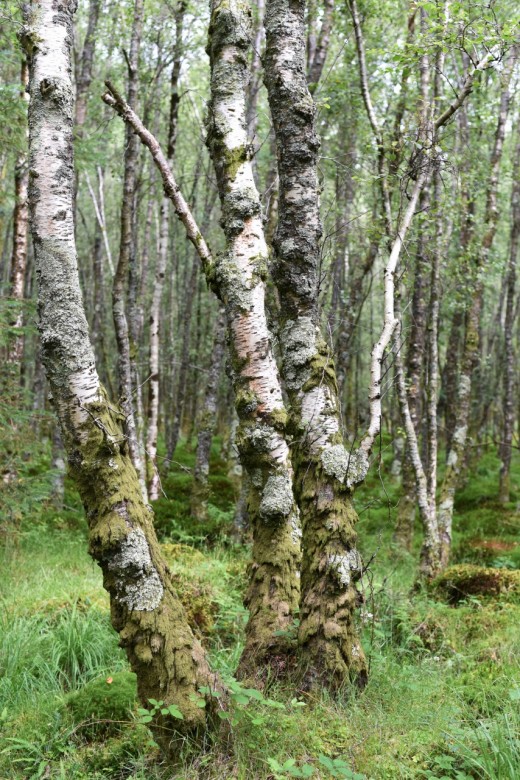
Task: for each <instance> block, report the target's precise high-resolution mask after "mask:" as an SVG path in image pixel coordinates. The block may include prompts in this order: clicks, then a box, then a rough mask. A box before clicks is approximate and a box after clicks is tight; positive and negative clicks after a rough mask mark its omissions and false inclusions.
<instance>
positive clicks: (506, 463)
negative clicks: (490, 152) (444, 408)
mask: <svg viewBox="0 0 520 780" xmlns="http://www.w3.org/2000/svg"><path fill="white" fill-rule="evenodd" d="M519 241H520V138H519V139H518V140H517V144H516V149H515V153H514V165H513V190H512V194H511V237H510V247H509V264H508V271H507V293H506V310H505V319H504V362H505V367H504V391H503V392H504V424H503V430H502V437H501V443H500V460H501V461H502V463H501V466H500V484H499V491H498V499H499V501H500V503H502V504H506V503H507V502H508V501H509V499H510V495H509V489H510V485H509V470H510V467H511V445H512V441H513V432H514V425H515V348H514V343H513V328H514V323H515V313H516V312H515V294H516V276H517V270H516V269H517V262H518V244H519Z"/></svg>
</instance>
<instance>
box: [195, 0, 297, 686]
mask: <svg viewBox="0 0 520 780" xmlns="http://www.w3.org/2000/svg"><path fill="white" fill-rule="evenodd" d="M250 31H251V19H250V9H249V8H248V5H247V4H246V3H245V2H244V1H243V0H230V2H221V1H220V0H212V3H211V23H210V32H209V43H208V52H209V55H210V63H211V101H210V106H209V126H208V146H209V149H210V153H211V156H212V158H213V163H214V166H215V172H216V175H217V183H218V187H219V194H220V199H221V204H222V226H223V229H224V232H225V235H226V241H227V246H226V251H225V253H224V254H223V255H221V256H219V257H218V258H217V260H216V262H215V268H214V271H213V285H214V288H215V289H216V290H217V292H218V294H219V296H220V297H221V299H222V301H223V303H224V305H225V308H226V316H227V322H228V328H229V332H230V349H231V362H232V371H233V385H234V390H235V403H236V409H237V413H238V416H239V420H240V425H239V430H238V432H237V446H238V449H239V453H240V458H241V462H242V464H243V466H244V467H245V469H246V470H247V473H248V477H249V480H248V483H249V487H250V489H249V510H250V518H251V523H252V527H253V551H252V557H253V562H252V565H251V574H250V584H249V588H248V592H247V596H246V604H247V606H248V607H249V613H250V614H249V622H248V626H247V629H246V645H245V649H244V652H243V654H242V659H241V662H240V667H239V673H240V674H241V675H242V676H248V675H251V674H252V673H253V672H254V670H255V660H256V661H257V662H261V661H262V660H264V659H265V660H269V661H270V662H274V663H276V664H280V666H281V663H282V662H279V661H277V658H276V657H277V655H279V654H280V653H281V652H282V653H285V651H286V649H287V631H288V629H289V628H290V626H291V623H292V619H293V616H294V610H295V608H296V606H297V601H298V580H297V568H298V559H299V538H298V510H297V508H296V505H295V501H294V497H293V489H292V467H291V461H290V455H289V447H288V445H287V442H286V439H285V435H284V429H285V423H286V411H285V409H284V404H283V398H282V390H281V386H280V380H279V376H278V371H277V367H276V362H275V360H274V356H273V351H272V342H271V334H270V333H269V330H268V327H267V321H266V314H265V281H264V280H265V276H266V271H267V257H268V252H267V245H266V242H265V237H264V232H263V227H262V216H261V208H260V199H259V196H258V192H257V190H256V186H255V183H254V178H253V170H252V165H251V147H250V145H249V142H248V137H247V126H246V82H247V69H246V57H247V52H248V49H249V36H250ZM280 666H278V668H280Z"/></svg>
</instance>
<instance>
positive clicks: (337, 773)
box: [318, 756, 366, 780]
mask: <svg viewBox="0 0 520 780" xmlns="http://www.w3.org/2000/svg"><path fill="white" fill-rule="evenodd" d="M318 761H319V762H320V764H321V765H322V766H323V767H325V769H327V770H328V771H329V773H330V774H331V775H332V777H343V778H346V780H366V778H365V775H360V774H358V773H357V772H354V771H353V770H352V769H351V768H350V767H349V765H348V764H347V762H346V761H345V760H344V759H343V758H329V757H328V756H318Z"/></svg>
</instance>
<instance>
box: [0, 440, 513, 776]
mask: <svg viewBox="0 0 520 780" xmlns="http://www.w3.org/2000/svg"><path fill="white" fill-rule="evenodd" d="M219 446H220V443H219V441H218V439H217V440H216V441H215V442H214V445H213V455H212V462H211V477H210V480H211V486H212V498H211V500H212V503H211V504H210V509H209V517H208V520H207V523H205V524H203V525H201V527H200V530H198V531H194V530H193V522H190V516H189V499H190V488H191V480H192V477H191V469H192V467H193V463H194V455H193V452H192V448H191V447H190V446H188V445H187V444H186V443H185V442H184V443H183V444H182V446H181V447H179V450H178V452H177V454H176V461H177V463H176V466H175V469H174V470H173V471H172V472H171V474H170V476H169V478H168V479H167V480H166V481H165V483H164V484H163V490H164V493H165V495H164V496H163V497H162V498H161V499H160V500H159V501H158V502H157V506H156V513H157V527H158V530H159V533H160V535H161V540H162V544H163V549H164V552H165V554H166V556H167V559H168V561H169V563H170V565H171V568H172V571H173V575H174V579H175V583H176V587H177V589H178V592H179V594H180V596H181V599H182V600H183V602H184V604H185V606H186V608H187V610H188V614H189V617H190V621H191V623H192V626H193V627H194V629H195V631H196V633H197V634H198V636H199V637H200V638H201V639H202V641H203V642H204V644H205V645H206V646H207V647H208V649H209V651H210V654H211V658H212V661H213V663H214V665H215V667H216V668H218V670H219V671H220V673H221V674H222V676H223V677H224V678H225V679H226V680H227V681H228V682H229V684H230V686H231V692H232V693H231V700H230V703H229V705H227V707H226V708H225V710H224V711H223V712H222V719H223V728H222V730H221V731H220V733H215V734H214V735H213V736H208V740H207V744H206V749H205V751H204V752H203V753H202V754H201V753H200V751H198V750H194V749H193V748H192V746H191V745H190V743H189V742H185V743H184V746H183V748H182V750H181V752H180V754H179V757H178V765H177V767H176V768H173V769H172V767H171V765H170V766H167V765H166V764H164V763H163V760H162V758H161V755H160V753H159V750H158V748H157V746H156V745H155V743H154V741H153V739H152V736H151V733H150V732H149V730H148V727H147V722H149V720H148V719H149V713H151V712H153V711H154V708H160V707H161V702H157V701H155V700H154V701H151V702H150V706H149V709H148V710H147V709H145V708H142V707H139V708H138V704H137V701H136V694H135V677H134V675H133V674H132V673H131V672H129V671H128V667H127V663H126V660H125V657H124V654H123V652H122V650H120V649H119V648H118V646H117V638H116V635H115V633H114V631H113V630H112V628H111V626H110V620H109V614H108V609H109V605H108V597H107V595H106V593H105V592H104V590H103V588H102V582H101V575H100V572H99V570H98V568H97V566H96V565H95V564H94V563H93V562H92V561H91V559H90V558H89V556H88V554H87V545H86V526H85V521H84V518H83V514H82V510H81V507H80V504H79V500H78V498H77V496H76V494H75V492H74V491H73V489H72V487H71V486H70V485H68V486H67V490H66V495H65V502H64V507H63V508H61V509H56V508H54V507H53V505H52V502H51V501H50V500H49V499H46V496H45V491H46V489H47V488H46V481H45V475H46V473H47V470H48V466H49V457H50V452H47V451H46V450H45V449H43V450H41V449H40V450H39V451H38V452H37V453H36V452H35V453H33V455H32V456H31V458H30V462H26V463H25V466H24V465H23V464H22V465H20V464H19V470H18V471H17V479H18V480H24V483H23V491H24V494H25V497H26V501H25V503H24V504H23V508H22V511H21V516H20V517H18V516H17V518H16V523H15V524H14V526H12V527H11V526H10V525H9V524H4V526H3V528H2V558H3V560H2V563H1V566H2V572H3V574H2V592H1V601H0V744H1V748H0V777H2V778H6V780H7V779H8V778H13V780H15V779H16V780H22V779H23V778H63V779H64V780H65V779H66V780H87V779H88V780H102V778H103V779H104V778H107V779H108V778H113V779H114V780H123V778H125V779H126V778H128V779H129V778H132V779H133V780H144V779H145V778H146V779H147V780H166V778H167V779H168V780H174V779H175V780H195V779H197V780H198V779H199V778H200V779H201V780H202V779H203V778H204V780H217V778H218V780H221V779H222V778H238V779H241V778H248V780H249V779H250V778H258V780H278V779H279V778H291V777H314V778H323V779H324V780H325V778H327V779H328V778H332V777H339V778H342V777H343V778H359V780H360V779H361V778H366V780H369V779H373V780H378V779H381V780H386V779H387V778H388V780H391V779H392V778H437V779H438V780H443V779H447V780H452V779H453V780H469V778H487V779H489V780H513V779H514V778H518V777H520V674H519V672H520V645H519V642H518V625H519V623H520V598H519V597H518V594H517V592H513V591H511V592H510V591H507V592H504V593H501V594H500V595H495V596H491V597H490V596H486V595H482V594H468V595H466V596H462V597H461V598H460V599H458V600H457V603H456V606H454V605H453V604H450V603H447V600H446V599H445V598H444V597H443V595H442V593H441V592H440V591H436V590H435V589H434V588H433V589H429V590H427V589H417V587H414V581H415V573H416V561H417V556H418V550H419V546H420V541H421V540H420V538H419V537H420V533H419V532H417V538H416V539H415V540H414V549H413V551H412V552H411V553H408V552H405V551H403V550H402V549H399V548H398V547H397V546H396V545H395V544H393V543H392V533H393V527H394V525H395V513H396V506H397V503H398V500H399V487H398V483H397V482H396V481H394V480H393V479H392V477H391V476H390V469H389V464H387V463H386V462H385V458H384V457H383V458H382V462H381V466H380V468H379V469H374V470H373V471H372V474H371V476H370V477H369V479H368V480H367V483H366V485H365V486H364V488H363V489H362V490H360V491H359V492H358V493H357V494H356V508H357V510H358V512H359V515H360V521H359V525H358V530H359V537H360V542H361V545H362V551H363V556H364V560H365V564H368V570H367V572H366V574H365V577H364V591H365V599H366V601H365V605H364V607H363V609H362V611H361V615H360V620H361V621H362V623H363V635H364V636H363V641H364V647H365V648H366V651H367V654H368V657H369V659H370V679H369V683H368V686H367V688H366V689H365V691H364V692H363V693H362V694H361V695H359V694H355V693H354V692H353V691H352V690H350V689H349V688H345V690H344V691H343V692H342V693H341V694H340V695H339V697H337V698H335V699H332V698H330V697H328V696H327V695H325V694H323V695H322V696H321V697H317V698H315V697H309V696H307V695H306V694H305V693H303V692H301V691H298V690H297V689H295V688H294V687H293V686H291V685H290V684H289V683H287V682H285V683H281V682H279V681H276V680H273V681H271V682H270V684H268V686H267V687H266V688H265V689H264V690H263V691H258V690H256V689H250V688H244V687H243V686H242V685H240V684H238V683H236V682H234V681H233V673H234V670H235V668H236V666H237V663H238V660H239V657H240V653H241V649H242V642H243V632H244V627H245V622H246V612H245V610H244V608H243V606H242V603H241V598H242V594H243V592H244V588H245V584H246V567H247V561H248V554H249V551H248V547H247V544H239V543H237V542H236V541H235V540H233V535H232V516H233V511H232V506H233V501H234V493H233V487H232V485H231V484H230V483H229V482H228V480H227V477H226V475H225V473H226V470H225V466H224V464H223V463H222V462H221V461H220V460H219V457H218V453H219ZM498 467H499V464H498V461H497V459H496V457H495V455H494V454H493V453H492V452H491V450H490V451H489V452H484V453H483V454H482V457H481V459H480V461H479V464H478V467H477V468H476V470H474V471H472V472H471V473H469V474H468V476H467V479H466V485H465V487H463V489H461V490H460V492H459V494H458V498H457V504H456V513H457V516H456V523H455V527H456V529H457V532H456V536H455V539H454V555H453V564H454V565H455V566H457V565H460V564H470V565H471V564H479V565H481V566H482V565H485V566H486V567H488V568H489V567H490V568H492V569H494V570H496V571H497V572H501V571H502V572H505V571H508V572H509V571H516V570H518V569H519V568H520V545H518V541H517V540H518V530H519V526H520V515H519V512H518V505H517V501H518V500H520V495H516V496H515V495H513V496H512V499H513V500H512V502H511V503H510V504H509V505H507V506H506V507H503V506H500V505H499V503H498V502H497V500H496V485H497V477H496V475H497V471H498ZM513 469H514V471H513V475H512V476H513V478H512V484H515V480H516V484H518V480H519V479H520V461H519V460H518V458H517V459H516V461H515V462H514V464H513ZM18 487H21V486H20V485H19V486H18ZM11 489H13V490H14V489H15V486H14V485H12V486H11ZM31 495H33V496H34V500H33V501H30V500H29V497H30V496H31ZM201 701H202V702H203V699H201ZM224 722H225V723H224Z"/></svg>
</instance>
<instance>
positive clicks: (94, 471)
mask: <svg viewBox="0 0 520 780" xmlns="http://www.w3.org/2000/svg"><path fill="white" fill-rule="evenodd" d="M75 5H76V4H75V2H73V0H70V1H69V0H65V2H63V3H62V4H61V6H60V9H59V11H57V10H56V7H55V4H54V2H53V0H41V2H40V3H38V5H37V6H32V7H30V8H29V9H28V10H27V19H26V25H25V27H24V28H23V30H22V34H21V39H22V43H23V46H24V49H25V51H26V52H27V55H28V57H29V61H30V105H29V131H30V134H29V155H30V172H31V174H30V186H29V204H30V210H31V231H32V238H33V242H34V249H35V262H36V270H37V277H38V303H39V330H40V338H41V344H42V353H43V361H44V365H45V371H46V375H47V379H48V381H49V385H50V388H51V392H52V398H53V405H54V408H55V410H56V414H57V416H58V419H59V422H60V427H61V431H62V436H63V442H64V445H65V449H66V452H67V458H68V464H69V469H70V473H71V475H72V477H73V478H74V481H75V484H76V486H77V488H78V491H79V493H80V496H81V500H82V502H83V506H84V508H85V513H86V517H87V521H88V526H89V546H90V553H91V555H92V556H93V558H94V559H95V560H96V561H97V562H98V564H99V565H100V567H101V569H102V571H103V582H104V586H105V588H106V590H107V591H108V592H109V595H110V603H111V620H112V625H113V626H114V628H115V630H116V631H117V632H118V633H119V638H120V643H121V645H122V646H123V647H124V648H125V650H126V653H127V655H128V658H129V661H130V664H131V667H132V669H133V670H134V671H135V672H136V674H137V679H138V690H139V696H140V698H141V700H142V702H143V703H144V704H145V705H147V702H148V698H149V697H154V698H156V699H157V700H161V701H164V702H165V704H166V705H168V706H169V705H172V707H178V708H179V709H180V711H181V712H182V714H183V718H184V719H183V720H179V719H178V718H174V717H172V716H171V715H170V714H169V713H168V714H165V715H158V716H157V719H156V722H155V724H154V726H155V731H156V739H158V740H159V742H160V743H161V744H162V745H163V746H164V747H165V748H168V747H169V744H170V742H171V739H172V736H173V731H174V730H177V729H181V730H184V731H186V732H192V733H193V732H197V730H199V731H200V729H201V728H203V727H204V726H205V723H206V720H207V717H208V716H210V714H211V711H212V709H213V707H214V702H215V699H213V698H212V697H210V696H208V697H207V698H208V702H207V709H206V710H202V709H200V708H199V707H198V706H197V705H196V704H195V703H194V701H193V700H192V698H190V696H194V694H197V697H196V698H198V697H199V695H200V694H198V693H197V691H198V688H199V687H200V686H208V687H211V688H214V687H215V685H217V684H218V682H217V680H216V678H215V676H214V675H213V674H212V672H211V671H210V668H209V665H208V662H207V659H206V656H205V653H204V651H203V649H202V647H201V646H200V644H199V643H198V641H197V640H196V639H195V637H194V635H193V633H192V631H191V629H190V627H189V625H188V623H187V619H186V615H185V613H184V609H183V607H182V606H181V604H180V601H179V599H178V597H177V595H176V593H175V591H174V589H173V586H172V582H171V578H170V573H169V570H168V567H167V565H166V563H165V561H164V558H163V556H162V554H161V550H160V547H159V545H158V542H157V539H156V537H155V533H154V529H153V515H152V512H151V510H150V509H149V507H148V506H147V505H146V504H145V503H144V502H143V497H142V493H141V489H140V484H139V479H138V476H137V474H136V471H135V468H134V466H133V464H132V461H131V458H130V454H129V448H128V441H127V438H126V436H125V435H124V433H123V431H122V421H123V420H124V418H123V415H122V412H121V411H120V409H119V408H118V407H117V406H115V405H114V404H112V403H111V402H110V400H109V399H108V397H107V395H106V392H105V391H104V389H103V387H102V386H101V384H100V381H99V377H98V374H97V371H96V366H95V359H94V353H93V350H92V346H91V344H90V341H89V335H88V324H87V320H86V316H85V311H84V307H83V302H82V297H81V291H80V286H79V277H78V268H77V260H76V246H75V237H74V221H73V192H74V162H73V151H72V131H73V119H72V118H73V99H74V93H73V85H72V73H71V46H72V40H73V27H72V21H73V14H74V11H75ZM174 711H175V710H174Z"/></svg>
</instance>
